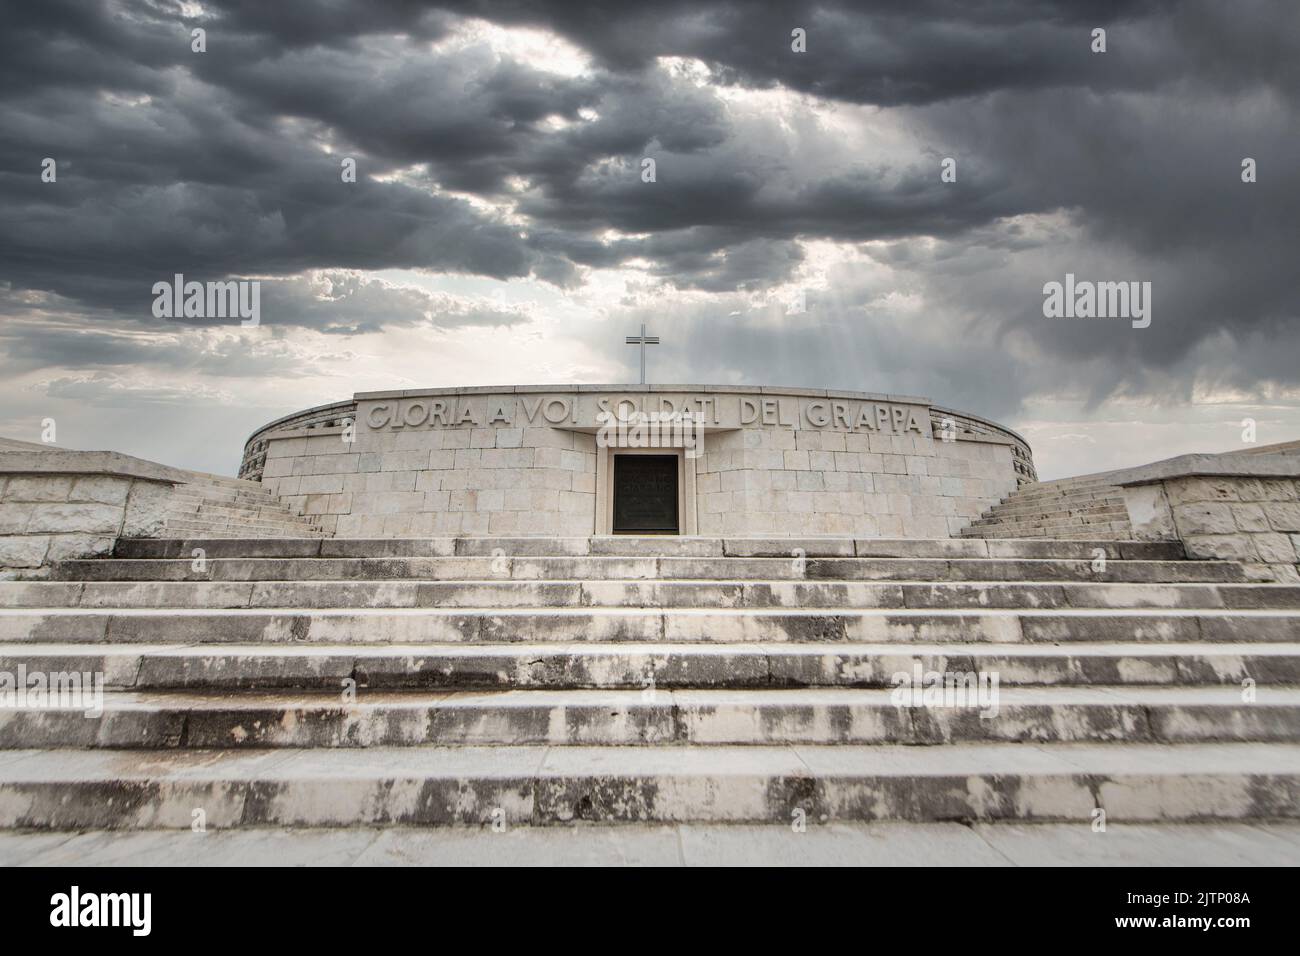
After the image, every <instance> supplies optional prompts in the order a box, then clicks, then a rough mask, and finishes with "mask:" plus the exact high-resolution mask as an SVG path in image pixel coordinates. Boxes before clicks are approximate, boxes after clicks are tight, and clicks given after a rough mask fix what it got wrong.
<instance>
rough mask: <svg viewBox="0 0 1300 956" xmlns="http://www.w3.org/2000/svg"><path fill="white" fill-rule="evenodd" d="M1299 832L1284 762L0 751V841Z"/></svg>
mask: <svg viewBox="0 0 1300 956" xmlns="http://www.w3.org/2000/svg"><path fill="white" fill-rule="evenodd" d="M1098 807H1100V808H1102V809H1104V810H1105V813H1106V819H1107V821H1108V822H1120V821H1139V820H1144V821H1156V820H1160V821H1180V820H1188V821H1190V820H1201V819H1239V820H1253V819H1283V818H1295V817H1297V816H1300V745H1295V744H1285V743H1230V744H1222V743H1197V744H1174V745H1171V744H1122V745H1118V744H1044V745H1022V744H952V745H948V746H944V747H911V746H817V745H795V746H748V747H730V746H707V747H681V746H679V747H668V746H665V747H581V746H579V747H547V746H528V747H509V746H507V747H437V746H418V747H373V748H366V749H363V750H355V749H338V748H320V749H273V750H261V751H251V750H178V751H172V752H154V753H148V754H143V753H141V752H139V751H121V750H106V749H86V750H44V751H42V750H11V751H4V752H0V826H3V827H11V828H12V827H33V828H55V829H81V828H86V827H104V828H124V827H129V828H143V827H160V828H190V827H192V825H193V823H194V820H195V815H194V811H195V810H196V808H197V809H201V810H202V811H203V815H204V822H205V824H206V826H208V827H212V828H218V829H226V828H233V827H254V826H286V825H287V826H348V825H354V824H364V823H383V824H393V823H411V824H427V825H438V824H465V825H485V824H491V823H493V822H494V821H497V822H501V823H507V824H533V825H546V824H571V823H573V822H575V821H592V822H633V821H641V822H646V821H655V822H658V821H663V822H669V821H672V822H679V821H690V820H698V821H717V822H747V821H754V822H758V821H763V822H774V823H775V822H781V823H784V824H787V825H788V824H789V823H790V822H791V821H792V820H793V819H798V818H799V817H800V815H801V814H802V815H803V817H804V818H806V819H807V820H809V821H811V822H822V821H829V820H881V819H897V820H954V819H957V820H962V819H969V820H997V819H1018V820H1061V821H1066V820H1068V821H1073V822H1076V823H1078V824H1079V825H1080V826H1086V825H1089V824H1090V823H1091V822H1092V820H1093V818H1094V810H1096V809H1097V808H1098Z"/></svg>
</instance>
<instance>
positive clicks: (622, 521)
mask: <svg viewBox="0 0 1300 956" xmlns="http://www.w3.org/2000/svg"><path fill="white" fill-rule="evenodd" d="M613 530H614V533H615V534H677V533H678V525H677V456H676V455H617V454H616V455H615V456H614V529H613Z"/></svg>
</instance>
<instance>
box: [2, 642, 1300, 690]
mask: <svg viewBox="0 0 1300 956" xmlns="http://www.w3.org/2000/svg"><path fill="white" fill-rule="evenodd" d="M917 665H920V666H921V668H922V671H923V672H939V673H943V672H961V673H969V672H979V671H983V672H986V673H992V672H996V673H997V674H998V675H999V681H1000V683H1001V685H1002V686H1093V685H1158V686H1232V687H1234V688H1235V689H1236V690H1237V692H1238V693H1240V692H1241V690H1242V689H1243V687H1249V686H1250V684H1248V683H1246V682H1254V684H1257V685H1265V684H1300V642H1276V643H1259V642H1232V643H1218V644H1215V643H1207V642H1195V643H1176V642H1171V643H1136V642H1095V643H1074V644H1064V643H1063V644H992V643H957V642H951V643H942V644H940V643H916V644H907V645H902V644H897V643H876V644H867V643H852V642H840V643H816V642H809V643H802V644H793V643H792V644H757V643H735V644H707V643H681V642H667V641H665V642H656V643H636V642H628V643H618V644H603V643H592V642H589V641H588V642H572V643H560V642H551V643H536V642H519V643H513V644H407V645H392V644H350V645H344V644H332V645H331V644H309V645H304V644H225V645H214V644H207V645H194V644H153V645H146V644H72V643H62V644H53V643H35V642H32V643H24V644H0V669H3V670H5V671H8V672H9V673H13V674H17V673H19V668H20V667H21V668H25V669H26V672H27V673H28V674H31V673H35V672H41V673H45V674H57V673H69V672H72V671H76V672H81V673H85V672H90V673H91V674H92V675H93V674H94V673H101V674H103V675H104V681H105V683H106V685H107V686H109V687H112V688H122V689H128V690H193V691H234V690H330V691H334V692H339V691H340V690H341V689H342V688H344V687H345V686H348V687H350V686H356V687H357V688H359V689H367V688H369V689H372V690H406V689H416V688H423V689H428V688H442V689H451V688H501V689H510V688H550V689H563V688H646V687H650V686H656V687H683V688H736V689H739V688H763V687H768V688H770V687H891V686H893V685H894V684H895V682H896V676H897V675H899V674H900V673H906V674H911V673H912V672H913V669H914V667H915V666H917ZM92 679H93V678H92ZM345 682H350V683H346V684H345Z"/></svg>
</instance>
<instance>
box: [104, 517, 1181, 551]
mask: <svg viewBox="0 0 1300 956" xmlns="http://www.w3.org/2000/svg"><path fill="white" fill-rule="evenodd" d="M302 520H306V519H302ZM195 549H202V550H203V551H204V552H205V554H206V556H207V557H209V558H228V557H240V558H315V557H322V558H389V557H414V558H421V557H586V556H595V557H699V558H721V557H736V558H762V557H775V558H788V559H791V560H795V559H798V558H801V557H803V558H822V557H838V558H844V557H859V558H1061V559H1086V560H1092V559H1093V558H1095V557H1096V555H1095V554H1094V553H1093V552H1094V550H1097V549H1100V550H1102V551H1103V552H1104V553H1105V556H1106V557H1107V558H1109V559H1145V560H1178V559H1180V558H1182V557H1184V554H1183V550H1182V545H1181V544H1180V543H1179V542H1176V541H1121V542H1116V541H1097V542H1094V543H1093V546H1091V547H1090V546H1089V542H1087V541H1068V542H1065V541H1062V542H1056V541H1044V540H1042V539H1037V538H1036V539H1031V540H1026V541H1002V542H997V543H996V544H988V543H987V542H984V541H980V540H969V541H968V540H962V539H957V538H928V539H927V538H858V539H853V538H695V537H668V536H663V535H660V536H655V537H633V536H627V535H617V536H608V537H593V538H589V537H583V538H570V537H541V536H539V537H529V538H454V537H444V538H327V539H325V540H321V539H320V538H315V537H304V538H301V539H299V540H287V539H282V540H278V541H266V540H265V539H261V538H219V539H205V538H191V539H176V538H170V539H169V538H162V539H159V538H120V539H118V541H117V544H116V547H115V549H114V556H115V557H118V558H186V559H189V558H191V556H192V554H193V552H194V551H195Z"/></svg>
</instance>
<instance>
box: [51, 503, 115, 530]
mask: <svg viewBox="0 0 1300 956" xmlns="http://www.w3.org/2000/svg"><path fill="white" fill-rule="evenodd" d="M121 526H122V508H121V507H120V506H118V505H100V504H90V503H84V504H71V503H68V502H63V503H41V504H36V505H33V506H32V513H31V515H30V517H29V518H28V519H27V533H28V534H43V533H50V534H56V533H61V534H92V535H93V534H116V533H117V532H118V530H119V529H120V528H121Z"/></svg>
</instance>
